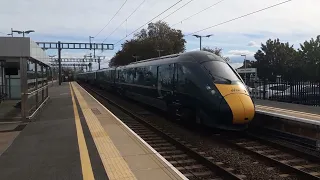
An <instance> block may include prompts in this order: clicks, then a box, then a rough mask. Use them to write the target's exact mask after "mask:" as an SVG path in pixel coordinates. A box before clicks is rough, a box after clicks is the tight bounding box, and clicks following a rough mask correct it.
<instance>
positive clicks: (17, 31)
mask: <svg viewBox="0 0 320 180" xmlns="http://www.w3.org/2000/svg"><path fill="white" fill-rule="evenodd" d="M14 32H16V33H18V34H22V36H23V37H24V35H25V34H30V33H32V32H35V31H34V30H27V31H19V30H11V33H12V34H13V33H14Z"/></svg>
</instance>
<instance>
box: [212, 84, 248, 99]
mask: <svg viewBox="0 0 320 180" xmlns="http://www.w3.org/2000/svg"><path fill="white" fill-rule="evenodd" d="M215 85H216V87H217V88H218V90H219V92H220V93H221V95H222V96H226V95H228V94H246V95H249V93H248V91H247V89H246V88H245V86H244V85H243V84H235V85H230V84H215Z"/></svg>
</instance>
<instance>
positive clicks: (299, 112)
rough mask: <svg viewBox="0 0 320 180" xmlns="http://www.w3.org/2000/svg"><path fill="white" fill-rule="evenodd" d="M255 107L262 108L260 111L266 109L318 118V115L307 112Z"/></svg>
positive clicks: (319, 116)
mask: <svg viewBox="0 0 320 180" xmlns="http://www.w3.org/2000/svg"><path fill="white" fill-rule="evenodd" d="M256 107H257V108H262V109H267V110H274V111H280V112H285V113H292V114H299V115H302V116H307V117H314V118H320V115H318V114H312V113H307V112H301V111H295V110H289V109H281V108H275V107H269V106H261V105H256Z"/></svg>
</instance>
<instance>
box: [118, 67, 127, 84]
mask: <svg viewBox="0 0 320 180" xmlns="http://www.w3.org/2000/svg"><path fill="white" fill-rule="evenodd" d="M125 76H126V70H125V69H122V70H120V71H119V82H125Z"/></svg>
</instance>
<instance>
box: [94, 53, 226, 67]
mask: <svg viewBox="0 0 320 180" xmlns="http://www.w3.org/2000/svg"><path fill="white" fill-rule="evenodd" d="M208 55H209V56H208ZM188 57H189V58H188ZM190 57H192V58H190ZM204 61H223V62H225V61H224V60H223V59H222V58H221V57H219V56H217V55H215V54H213V53H211V52H207V51H190V52H185V53H180V54H172V55H167V56H161V57H156V58H150V59H146V60H141V61H137V62H132V63H130V64H128V65H124V66H118V67H109V68H105V69H100V70H97V71H95V72H101V71H105V70H109V69H115V68H117V69H122V68H131V67H132V68H133V67H140V66H152V65H160V64H168V63H176V62H197V63H201V62H204Z"/></svg>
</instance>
